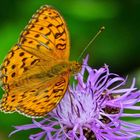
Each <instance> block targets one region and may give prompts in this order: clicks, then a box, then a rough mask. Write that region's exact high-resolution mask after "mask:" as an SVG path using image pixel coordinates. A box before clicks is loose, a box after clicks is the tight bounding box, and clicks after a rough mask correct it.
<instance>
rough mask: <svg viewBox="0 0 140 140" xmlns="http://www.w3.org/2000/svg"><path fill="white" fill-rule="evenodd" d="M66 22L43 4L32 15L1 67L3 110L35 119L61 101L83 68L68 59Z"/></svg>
mask: <svg viewBox="0 0 140 140" xmlns="http://www.w3.org/2000/svg"><path fill="white" fill-rule="evenodd" d="M69 53H70V42H69V33H68V29H67V27H66V23H65V21H64V19H63V18H62V16H61V15H60V14H59V12H58V11H57V10H55V9H54V8H53V7H51V6H48V5H45V6H43V7H41V8H40V9H39V10H38V11H37V12H36V13H35V14H34V15H33V16H32V18H31V20H30V21H29V23H28V25H27V26H26V27H25V29H24V30H23V32H22V33H21V35H20V38H19V40H18V42H17V44H16V45H14V47H13V48H12V49H11V50H10V51H9V53H8V54H7V56H6V58H5V59H4V61H3V63H2V65H1V68H0V81H1V83H2V88H3V89H4V91H5V93H4V94H3V97H2V99H1V102H0V110H1V111H3V112H7V113H12V112H19V113H21V114H23V115H25V116H29V117H32V118H37V117H43V116H46V115H47V113H48V112H50V111H51V110H53V109H54V108H55V107H56V106H57V104H58V103H59V102H60V101H61V99H62V98H63V96H64V95H65V92H66V90H67V88H68V83H69V78H70V76H71V75H74V74H77V73H78V72H80V70H81V67H82V66H81V64H80V63H78V62H77V61H69Z"/></svg>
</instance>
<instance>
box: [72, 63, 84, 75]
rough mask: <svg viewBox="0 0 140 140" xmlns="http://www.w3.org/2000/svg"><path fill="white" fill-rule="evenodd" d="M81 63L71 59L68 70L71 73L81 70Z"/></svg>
mask: <svg viewBox="0 0 140 140" xmlns="http://www.w3.org/2000/svg"><path fill="white" fill-rule="evenodd" d="M81 68H82V65H81V64H80V63H79V62H76V61H73V62H71V63H70V72H71V74H72V75H75V74H77V73H78V72H80V71H81Z"/></svg>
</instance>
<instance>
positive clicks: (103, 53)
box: [0, 0, 140, 140]
mask: <svg viewBox="0 0 140 140" xmlns="http://www.w3.org/2000/svg"><path fill="white" fill-rule="evenodd" d="M45 4H48V5H52V6H53V7H55V8H56V9H58V10H59V11H60V13H61V14H62V15H63V17H64V19H65V20H66V23H67V25H68V28H69V33H70V38H71V57H70V59H71V60H76V59H77V58H78V56H79V55H80V53H81V52H82V50H83V49H84V48H85V47H86V45H87V44H88V43H89V41H90V40H91V39H92V38H93V37H94V35H95V34H96V32H97V31H98V30H99V28H100V27H101V26H103V25H104V26H105V27H106V30H105V31H104V32H103V33H102V34H101V35H100V36H99V37H98V38H97V39H96V41H95V42H94V43H93V44H91V45H90V47H89V48H88V50H87V51H86V53H85V54H90V61H89V65H90V66H92V67H94V68H99V67H101V66H103V65H104V64H107V65H109V68H110V71H111V72H114V73H118V74H120V75H121V76H127V75H129V80H132V77H136V78H137V80H136V82H137V86H138V87H140V61H139V57H140V42H139V41H140V1H139V0H123V1H122V0H106V1H104V0H100V1H98V0H71V1H62V0H38V1H37V0H36V1H35V0H24V1H19V0H3V1H1V5H0V7H1V8H0V63H2V61H3V59H4V57H5V56H6V54H7V52H8V51H9V50H10V48H11V47H12V46H13V45H14V44H15V43H16V42H17V40H18V37H19V34H20V32H21V31H22V30H23V29H24V27H25V26H26V25H27V23H28V21H29V20H30V18H31V16H32V15H33V14H34V13H35V11H36V10H37V9H39V8H40V6H42V5H45ZM83 57H84V56H83ZM2 94H3V91H2V90H0V97H1V96H2ZM134 121H135V120H134ZM137 121H138V120H137ZM26 123H31V119H29V118H26V117H24V116H22V115H19V114H17V113H14V114H4V113H2V112H0V140H8V139H9V140H23V139H24V140H26V139H27V136H28V134H30V133H33V132H32V130H31V131H28V132H20V133H17V134H15V135H14V136H12V137H11V138H8V134H9V133H10V132H11V131H12V130H14V129H13V128H12V126H14V125H21V124H26Z"/></svg>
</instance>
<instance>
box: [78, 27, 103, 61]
mask: <svg viewBox="0 0 140 140" xmlns="http://www.w3.org/2000/svg"><path fill="white" fill-rule="evenodd" d="M104 30H105V27H104V26H102V27H101V28H100V29H99V31H98V32H97V33H96V35H95V36H94V37H93V38H92V39H91V41H90V42H89V43H88V44H87V46H86V47H85V48H84V50H83V51H82V53H81V54H80V56H79V57H78V59H77V60H78V61H79V60H80V58H81V57H82V56H83V54H84V53H85V51H86V50H87V49H88V47H89V46H90V45H91V44H92V43H93V42H94V41H95V39H96V38H97V37H98V36H99V35H100V33H101V32H103V31H104Z"/></svg>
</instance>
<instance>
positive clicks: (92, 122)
mask: <svg viewBox="0 0 140 140" xmlns="http://www.w3.org/2000/svg"><path fill="white" fill-rule="evenodd" d="M87 61H88V57H86V59H85V60H84V62H83V68H82V71H81V73H79V74H78V75H77V76H76V79H77V82H78V83H77V84H73V86H70V87H69V90H68V91H67V93H66V94H65V96H64V98H63V99H62V101H61V102H60V103H59V105H58V106H57V107H56V108H55V109H54V110H53V111H52V112H50V113H49V114H48V115H47V117H46V118H44V119H43V120H41V121H36V120H34V119H33V123H32V124H27V125H23V126H16V127H15V128H16V130H15V131H13V132H12V133H11V134H10V135H12V134H14V133H16V132H18V131H22V130H29V129H36V128H40V132H39V133H37V134H32V135H30V136H29V139H30V140H41V138H44V137H45V139H46V140H130V139H135V138H140V134H138V133H137V132H140V125H138V124H133V123H130V122H126V121H124V120H123V119H122V118H124V117H131V118H134V119H135V118H137V117H140V114H138V113H135V114H134V113H133V114H131V113H126V111H125V112H124V110H127V109H129V110H132V111H136V110H140V107H139V106H136V105H135V104H136V103H138V102H139V101H140V91H138V90H136V88H135V87H134V86H135V79H134V80H133V82H132V85H131V86H130V87H129V88H123V86H125V84H126V79H124V78H122V77H120V76H118V75H117V74H114V73H110V72H109V69H108V66H107V65H105V66H104V67H102V68H100V69H98V70H96V69H92V68H91V67H89V66H88V65H87ZM86 71H87V73H88V76H87V79H86V80H84V77H85V76H84V74H85V72H86Z"/></svg>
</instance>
